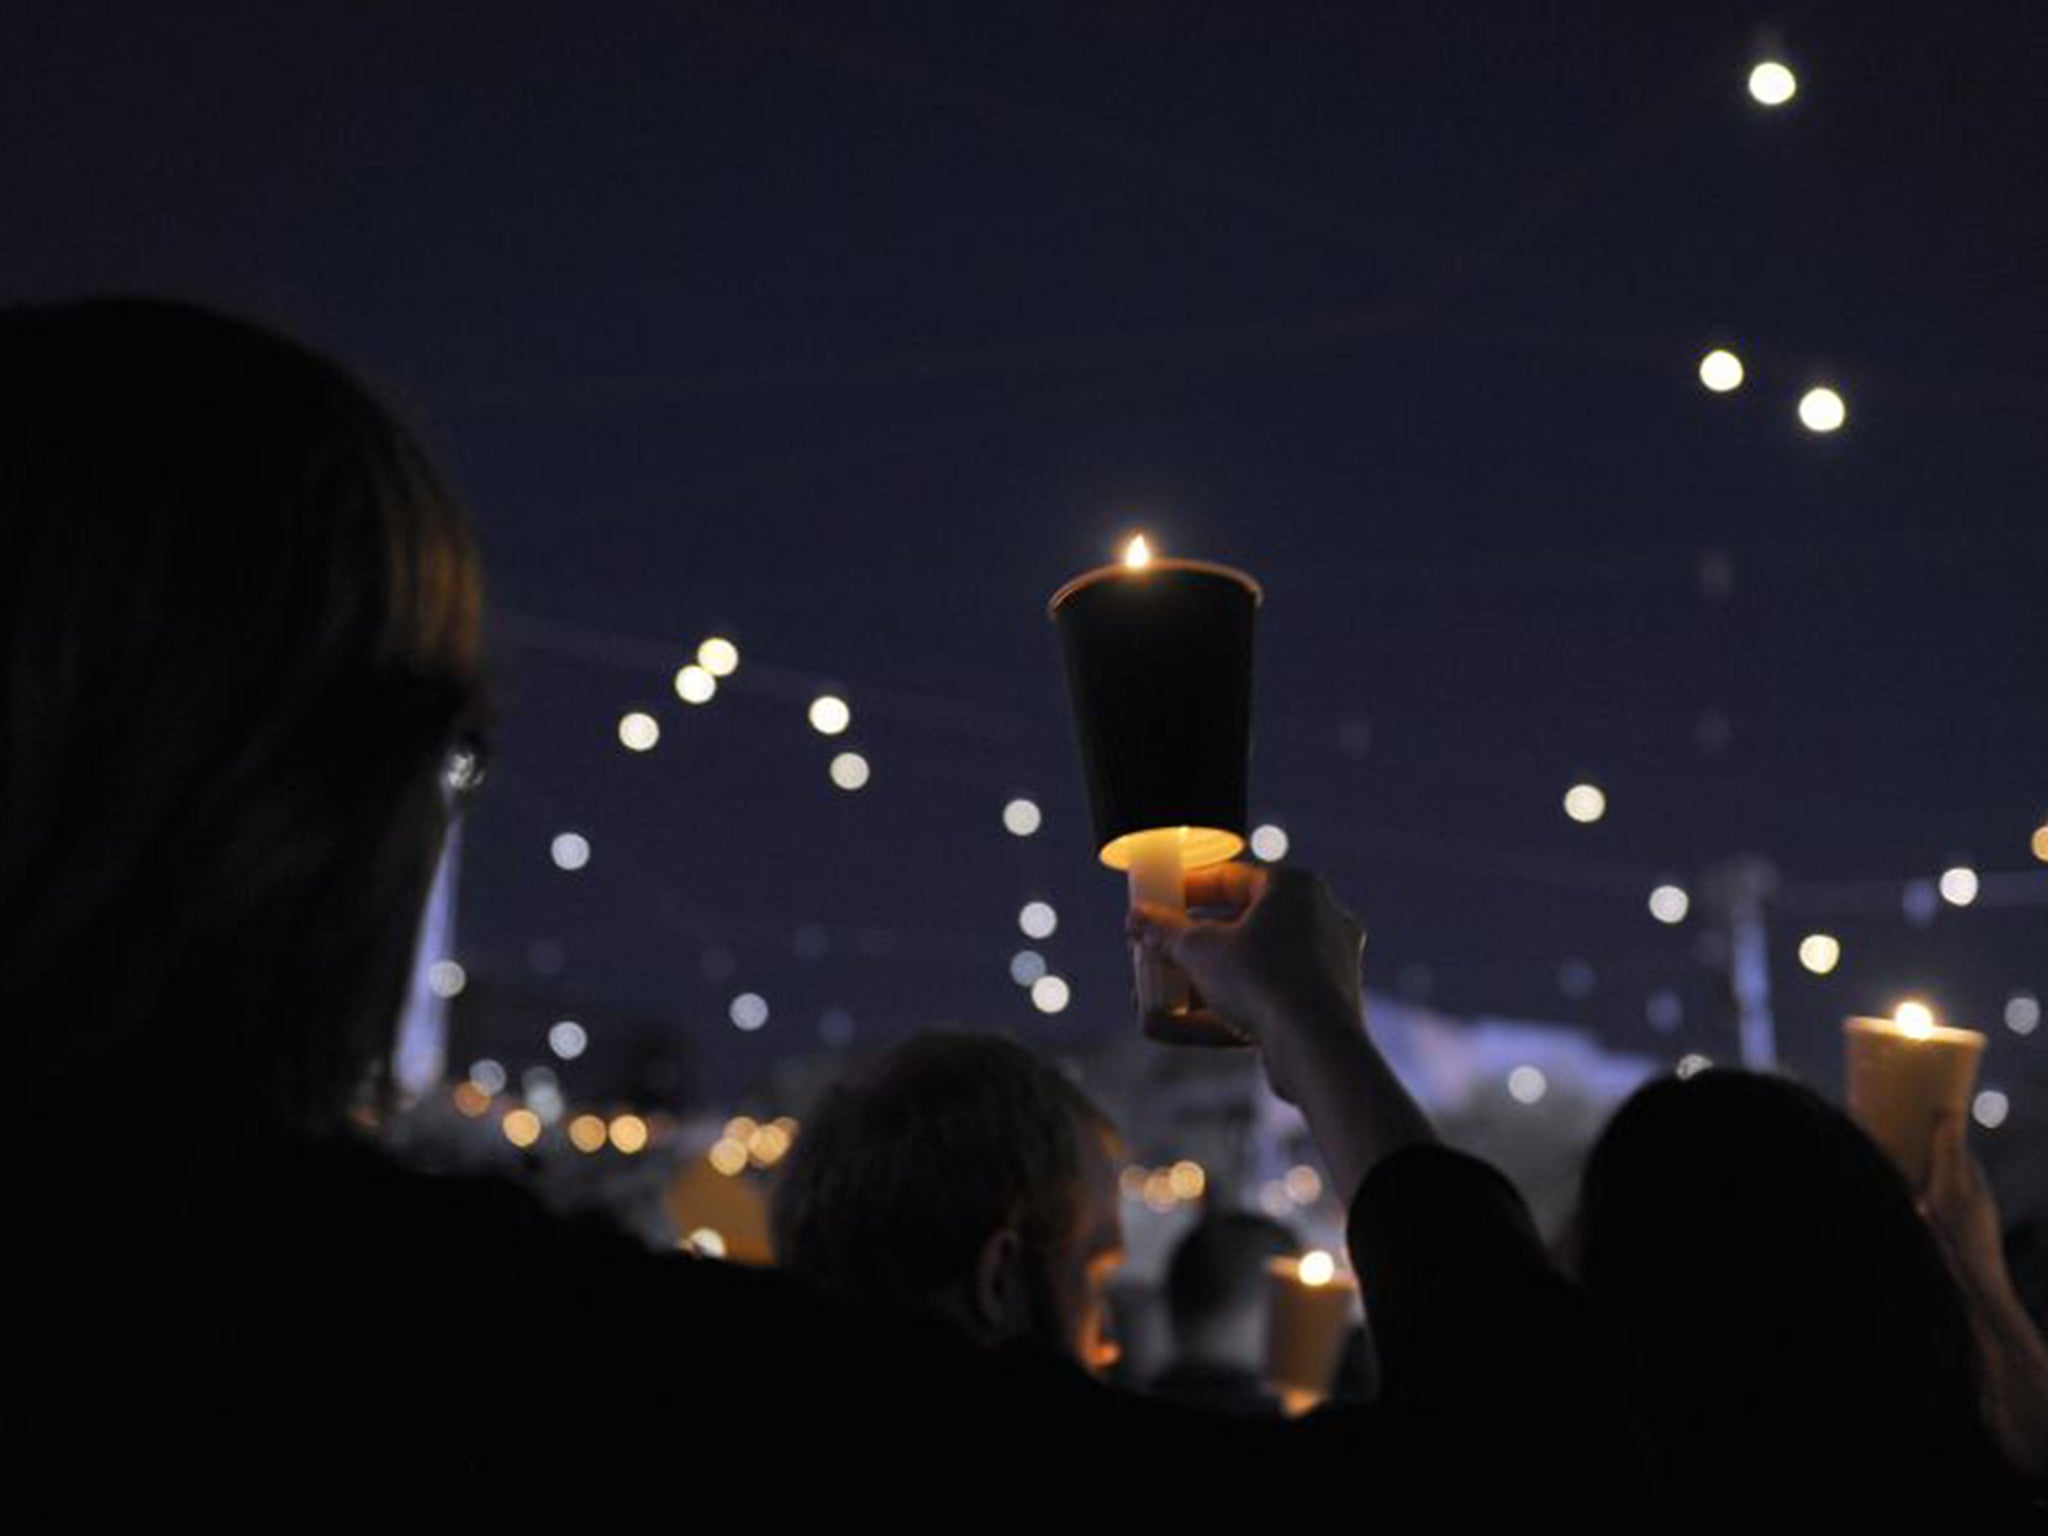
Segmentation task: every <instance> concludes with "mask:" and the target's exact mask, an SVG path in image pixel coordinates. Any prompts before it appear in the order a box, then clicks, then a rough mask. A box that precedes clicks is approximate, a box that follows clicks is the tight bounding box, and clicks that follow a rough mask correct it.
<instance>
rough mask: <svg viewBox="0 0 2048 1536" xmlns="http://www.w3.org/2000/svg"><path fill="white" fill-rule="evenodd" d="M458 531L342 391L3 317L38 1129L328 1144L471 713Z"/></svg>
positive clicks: (113, 326)
mask: <svg viewBox="0 0 2048 1536" xmlns="http://www.w3.org/2000/svg"><path fill="white" fill-rule="evenodd" d="M478 605H479V584H478V572H477V565H476V560H475V556H474V554H473V551H472V548H471V543H470V535H469V530H468V525H467V522H466V519H465V517H464V515H463V513H462V512H461V510H460V509H459V508H458V507H457V506H456V504H455V503H454V502H453V501H452V500H451V499H450V498H449V497H448V495H447V494H446V493H445V492H444V491H443V489H442V488H441V486H440V484H439V483H438V482H437V480H436V478H435V475H434V473H433V470H432V469H431V467H430V466H429V464H428V461H427V459H426V457H425V456H424V454H423V453H422V452H421V450H420V448H419V447H418V445H417V444H416V443H415V441H414V440H413V439H412V437H411V436H410V435H409V434H408V433H407V432H406V431H405V429H404V428H403V427H401V426H400V425H399V424H398V422H397V421H396V420H395V419H394V417H393V416H392V415H391V414H390V412H389V411H387V410H386V409H385V407H384V406H382V405H381V404H380V403H379V402H378V401H377V399H376V398H375V397H374V396H373V395H372V394H370V393H369V392H368V391H367V390H366V389H365V388H364V387H363V386H362V385H361V384H360V383H358V382H357V381H356V380H355V379H353V378H352V377H350V376H349V375H348V374H347V373H345V372H344V371H342V370H341V369H340V368H338V367H336V366H335V365H334V364H332V363H330V362H327V361H326V360H324V359H322V358H320V357H317V356H315V355H314V354H312V353H310V352H308V351H306V350H305V349H303V348H302V347H300V346H298V345H296V344H295V343H293V342H290V341H287V340H285V339H283V338H282V337H279V336H277V335H274V334H272V333H269V332H266V331H263V330H260V329H257V328H255V327H253V326H250V325H246V324H243V323H241V322H237V321H234V320H229V319H226V318H223V317H221V316H218V315H214V314H210V313H208V312H205V311H203V310H199V309H195V308H191V307H187V306H183V305H176V304H170V303H164V302H159V301H152V300H132V299H131V300H109V301H97V302H90V303H81V304H74V305H66V306H60V307H46V308H16V309H9V310H4V311H0V723H4V731H5V741H6V748H5V751H4V753H0V1019H5V1020H6V1021H7V1028H8V1031H9V1034H10V1040H9V1046H10V1050H11V1051H12V1052H13V1055H12V1058H11V1062H12V1070H13V1071H14V1073H15V1074H16V1075H15V1079H14V1080H15V1082H16V1084H17V1087H19V1085H20V1084H22V1083H24V1082H25V1083H27V1084H28V1089H29V1091H28V1104H29V1106H30V1112H31V1113H32V1114H58V1113H62V1111H63V1108H64V1106H65V1105H66V1104H67V1103H90V1104H94V1105H99V1106H105V1105H108V1104H110V1103H118V1102H119V1101H120V1100H121V1098H122V1096H123V1095H127V1094H133V1095H135V1096H136V1097H137V1098H140V1097H142V1096H143V1095H145V1094H146V1095H148V1096H149V1097H150V1098H151V1099H153V1100H155V1101H158V1102H161V1103H164V1104H167V1105H171V1106H175V1114H176V1116H177V1118H178V1121H179V1123H180V1124H181V1126H183V1127H186V1128H188V1129H189V1128H190V1127H192V1126H194V1125H195V1124H209V1125H211V1126H212V1127H214V1128H215V1129H221V1128H223V1125H224V1123H232V1124H233V1125H234V1126H236V1127H237V1128H238V1129H239V1130H241V1131H248V1132H263V1133H271V1132H284V1133H291V1134H296V1133H302V1132H306V1131H319V1130H322V1129H326V1128H331V1127H332V1126H334V1125H335V1124H336V1123H337V1122H338V1120H339V1119H340V1117H341V1116H342V1115H343V1114H344V1112H345V1111H346V1109H347V1107H348V1105H349V1104H350V1102H351V1100H352V1098H353V1097H354V1096H355V1095H356V1094H357V1093H358V1092H359V1091H360V1089H361V1087H362V1085H363V1082H364V1079H365V1076H366V1074H369V1073H371V1072H373V1071H374V1070H375V1069H376V1068H377V1067H378V1066H379V1065H380V1064H381V1062H382V1061H383V1059H384V1057H385V1055H386V1053H387V1051H388V1048H389V1045H390V1037H391V1032H392V1027H393V1022H394V1019H395V1017H396V1014H397V1010H398V1006H399V1002H400V998H401V995H402V992H403V987H404V981H405V977H406V974H407V970H408V964H409V959H410V954H411V948H412V944H413V940H414V935H415V932H416V929H417V923H418V917H419V911H420V907H421V903H422V900H423V897H424V893H425V891H426V888H427V885H428V882H429V880H430V877H431V873H432V868H433V863H434V860H435V856H436V851H437V849H438V848H439V846H440V843H441V841H442V838H443V835H444V832H445V827H446V817H447V811H446V809H445V808H444V804H443V790H442V779H441V771H442V765H443V761H444V756H445V755H446V754H447V753H448V752H449V750H450V747H451V745H452V744H454V743H455V742H457V741H458V739H459V738H460V737H461V736H462V734H463V732H464V731H465V729H466V728H467V725H468V723H469V722H470V721H471V720H472V719H473V716H474V713H475V710H476V705H477V696H478V692H479V689H478Z"/></svg>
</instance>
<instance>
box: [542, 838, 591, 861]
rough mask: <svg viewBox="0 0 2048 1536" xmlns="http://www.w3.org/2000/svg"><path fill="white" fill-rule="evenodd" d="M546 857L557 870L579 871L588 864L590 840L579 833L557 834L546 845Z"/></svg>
mask: <svg viewBox="0 0 2048 1536" xmlns="http://www.w3.org/2000/svg"><path fill="white" fill-rule="evenodd" d="M548 857H549V858H551V859H553V860H554V861H555V868H557V869H566V870H578V869H581V868H582V867H583V866H584V865H586V864H588V863H589V862H590V839H589V838H587V837H585V836H584V835H583V834H582V833H581V832H557V833H556V834H555V840H554V841H553V842H552V843H550V844H548Z"/></svg>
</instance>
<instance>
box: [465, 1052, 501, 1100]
mask: <svg viewBox="0 0 2048 1536" xmlns="http://www.w3.org/2000/svg"><path fill="white" fill-rule="evenodd" d="M469 1080H470V1081H471V1082H472V1083H475V1084H476V1085H477V1087H479V1088H481V1089H482V1090H483V1091H484V1092H485V1093H488V1094H494V1095H495V1094H500V1093H503V1092H504V1091H505V1068H504V1067H503V1066H502V1065H501V1064H499V1063H498V1062H495V1061H493V1060H492V1059H491V1058H490V1057H488V1056H486V1057H484V1058H483V1059H482V1060H481V1061H473V1062H471V1063H470V1064H469Z"/></svg>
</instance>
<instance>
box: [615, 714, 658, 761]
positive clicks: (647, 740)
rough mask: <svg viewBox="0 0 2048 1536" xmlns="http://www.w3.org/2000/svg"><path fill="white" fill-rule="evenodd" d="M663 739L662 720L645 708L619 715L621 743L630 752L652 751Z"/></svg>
mask: <svg viewBox="0 0 2048 1536" xmlns="http://www.w3.org/2000/svg"><path fill="white" fill-rule="evenodd" d="M660 740H661V722H660V721H659V720H657V719H655V718H654V716H652V715H650V714H648V713H646V712H645V711H644V710H638V709H636V710H634V711H633V712H632V713H631V714H628V715H621V716H620V717H619V745H620V746H622V747H624V748H625V749H626V750H627V751H628V752H651V751H653V750H654V744H655V743H656V742H658V741H660Z"/></svg>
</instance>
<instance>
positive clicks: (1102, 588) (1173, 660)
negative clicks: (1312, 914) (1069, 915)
mask: <svg viewBox="0 0 2048 1536" xmlns="http://www.w3.org/2000/svg"><path fill="white" fill-rule="evenodd" d="M1261 596H1262V594H1261V593H1260V591H1259V586H1258V583H1257V582H1255V581H1253V580H1252V579H1251V577H1249V576H1247V575H1245V574H1244V573H1243V572H1242V571H1234V570H1231V569H1230V568H1229V567H1228V566H1221V565H1211V564H1209V563H1207V562H1206V561H1200V560H1164V559H1160V558H1159V557H1157V556H1156V555H1154V554H1153V553H1152V551H1151V550H1150V548H1149V547H1148V546H1146V544H1145V542H1144V539H1143V537H1142V536H1140V537H1139V538H1137V539H1133V540H1132V541H1131V544H1130V546H1129V547H1128V548H1127V549H1126V551H1125V555H1124V559H1123V561H1122V562H1121V563H1119V564H1116V565H1111V566H1104V567H1102V568H1101V569H1099V570H1094V571H1090V572H1088V573H1087V574H1086V575H1083V576H1079V577H1076V578H1075V579H1074V580H1073V581H1070V582H1068V583H1067V584H1066V585H1065V586H1064V587H1062V588H1060V590H1059V591H1058V592H1057V593H1055V594H1054V596H1053V599H1052V603H1051V606H1050V612H1051V615H1052V619H1053V623H1054V624H1055V625H1056V626H1057V628H1058V630H1059V636H1060V648H1061V651H1062V653H1063V656H1064V658H1065V662H1066V672H1067V689H1068V693H1069V696H1070V697H1071V699H1072V701H1073V709H1074V723H1075V730H1076V734H1077V735H1078V736H1079V738H1080V747H1081V762H1082V768H1083V771H1084V772H1085V774H1086V776H1087V780H1088V799H1089V805H1090V808H1091V810H1092V811H1093V815H1094V825H1095V843H1096V848H1097V851H1098V854H1099V856H1100V858H1101V860H1102V862H1103V863H1104V864H1105V865H1107V866H1108V867H1109V868H1111V869H1115V870H1120V871H1124V872H1126V873H1128V875H1129V876H1130V883H1131V899H1132V901H1133V902H1137V901H1147V902H1156V903H1158V904H1160V905H1163V906H1169V907H1175V908H1178V907H1181V906H1183V905H1184V903H1185V900H1186V888H1185V883H1184V881H1185V875H1186V872H1187V871H1188V870H1190V869H1200V868H1202V867H1204V866H1206V865H1210V864H1221V863H1224V862H1225V861H1227V860H1229V859H1232V858H1234V857H1236V856H1237V854H1238V853H1239V852H1241V851H1242V850H1243V848H1244V845H1245V822H1246V816H1245V804H1246V778H1247V773H1248V767H1249V759H1250V755H1251V713H1252V632H1253V620H1254V616H1255V614H1256V612H1257V609H1258V605H1259V602H1260V600H1261ZM1132 960H1133V964H1134V967H1135V969H1136V975H1137V993H1138V1011H1139V1015H1140V1018H1141V1019H1142V1021H1143V1024H1144V1028H1145V1032H1146V1033H1147V1034H1148V1035H1150V1036H1152V1037H1153V1038H1154V1039H1158V1040H1167V1041H1173V1042H1176V1043H1179V1044H1188V1045H1241V1044H1244V1043H1245V1039H1244V1036H1243V1035H1242V1034H1241V1033H1240V1032H1239V1031H1237V1030H1236V1029H1233V1028H1232V1027H1231V1026H1230V1025H1228V1024H1226V1023H1225V1022H1224V1021H1223V1020H1222V1019H1221V1018H1219V1017H1218V1016H1217V1015H1216V1014H1215V1012H1214V1011H1213V1010H1211V1009H1209V1008H1207V1007H1205V1006H1204V1005H1203V1003H1202V1001H1201V999H1200V997H1199V996H1198V995H1197V994H1196V993H1195V991H1194V989H1193V988H1191V987H1190V986H1189V984H1188V981H1187V978H1186V977H1185V976H1184V975H1182V974H1181V973H1180V972H1179V971H1178V970H1177V969H1176V968H1175V967H1173V966H1172V965H1170V964H1168V963H1167V962H1165V961H1163V960H1159V959H1155V958H1148V957H1146V956H1144V955H1143V954H1140V953H1136V952H1134V953H1133V956H1132Z"/></svg>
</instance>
